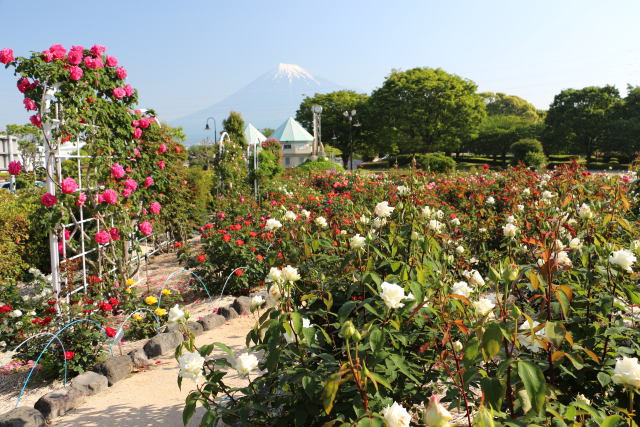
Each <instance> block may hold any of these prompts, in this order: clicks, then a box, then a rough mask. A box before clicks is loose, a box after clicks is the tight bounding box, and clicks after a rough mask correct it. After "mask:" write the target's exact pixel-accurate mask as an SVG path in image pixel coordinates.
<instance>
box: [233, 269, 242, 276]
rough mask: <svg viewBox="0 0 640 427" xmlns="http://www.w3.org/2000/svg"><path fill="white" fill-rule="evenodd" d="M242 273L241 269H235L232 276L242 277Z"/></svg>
mask: <svg viewBox="0 0 640 427" xmlns="http://www.w3.org/2000/svg"><path fill="white" fill-rule="evenodd" d="M243 273H244V271H242V269H240V268H239V269H237V270H236V271H234V274H235V275H236V276H242V274H243Z"/></svg>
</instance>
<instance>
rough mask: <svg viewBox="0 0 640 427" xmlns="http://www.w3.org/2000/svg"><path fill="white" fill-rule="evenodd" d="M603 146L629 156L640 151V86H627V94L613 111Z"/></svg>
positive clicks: (610, 151)
mask: <svg viewBox="0 0 640 427" xmlns="http://www.w3.org/2000/svg"><path fill="white" fill-rule="evenodd" d="M601 148H602V149H603V150H604V151H607V152H609V153H615V154H617V155H619V156H624V157H627V158H629V157H632V156H633V155H637V153H638V151H640V86H636V87H633V86H628V87H627V96H626V97H625V98H624V100H623V102H622V103H620V104H618V105H617V106H616V108H615V109H614V111H613V113H612V119H611V121H610V123H609V125H608V131H607V136H606V139H605V141H604V143H603V146H602V147H601Z"/></svg>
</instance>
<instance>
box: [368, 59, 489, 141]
mask: <svg viewBox="0 0 640 427" xmlns="http://www.w3.org/2000/svg"><path fill="white" fill-rule="evenodd" d="M476 89H477V86H476V84H475V83H474V82H472V81H471V80H468V79H464V78H462V77H459V76H456V75H453V74H449V73H447V72H445V71H444V70H442V69H440V68H438V69H433V68H414V69H411V70H408V71H398V70H393V71H392V72H391V74H390V75H389V76H388V77H387V78H386V80H385V81H384V83H383V85H382V87H380V88H379V89H376V90H375V91H374V92H373V93H372V95H371V98H370V99H369V102H368V107H369V108H367V115H368V117H367V120H366V122H367V123H366V128H367V130H370V132H371V133H372V134H373V135H375V136H376V140H377V141H376V142H377V143H378V144H379V147H380V150H381V151H382V152H386V153H389V152H394V151H395V152H402V153H411V152H422V153H425V152H429V151H438V150H442V151H446V152H448V153H451V152H455V151H457V150H458V147H459V146H460V144H461V142H462V141H464V140H467V139H470V137H471V136H472V135H474V134H475V132H476V130H477V128H478V126H479V125H480V123H481V121H482V119H483V118H484V116H485V114H486V112H485V104H484V102H483V100H482V97H481V96H480V95H479V94H477V93H476Z"/></svg>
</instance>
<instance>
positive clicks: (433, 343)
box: [0, 45, 640, 427]
mask: <svg viewBox="0 0 640 427" xmlns="http://www.w3.org/2000/svg"><path fill="white" fill-rule="evenodd" d="M0 62H2V63H3V64H6V67H7V69H8V71H14V72H15V75H16V77H17V89H18V90H19V91H20V92H21V93H22V94H24V106H25V108H26V109H27V110H28V111H31V113H30V114H32V115H31V117H30V121H31V123H32V124H33V125H35V126H36V127H37V128H39V131H40V132H41V135H42V137H43V138H44V140H45V142H46V144H47V156H48V157H47V167H46V168H45V170H44V171H41V174H42V177H41V179H43V180H45V181H46V183H47V186H46V188H44V189H41V188H25V189H21V190H16V191H15V192H11V193H10V192H4V191H1V192H0V215H2V216H0V220H2V221H4V220H5V218H7V220H6V221H5V222H4V223H0V230H2V237H1V239H0V252H1V253H0V341H1V342H2V346H3V347H2V348H0V351H3V352H4V353H3V354H2V357H4V361H2V366H3V367H2V370H3V371H2V372H3V374H6V375H16V376H20V375H22V376H20V378H21V379H25V380H26V382H25V384H24V386H23V385H22V382H20V383H19V384H17V385H16V387H17V388H18V389H19V388H20V387H22V389H23V390H25V387H29V384H28V382H29V379H30V378H31V373H32V372H33V373H34V375H36V376H37V377H38V380H39V381H45V382H46V381H53V380H54V379H58V380H63V388H62V391H61V392H59V395H61V396H62V397H61V398H60V399H62V400H64V399H68V400H69V399H71V397H69V396H70V395H71V394H72V393H71V391H70V390H76V391H77V390H78V389H77V388H75V389H74V387H75V386H74V385H73V378H74V377H78V376H82V375H85V376H86V375H87V373H91V374H94V373H95V374H100V375H102V374H105V375H106V376H108V377H109V375H111V374H110V373H109V366H110V363H116V362H111V361H112V360H114V359H118V358H125V359H126V360H127V361H128V362H127V363H129V365H131V367H133V366H134V365H136V363H138V361H137V359H136V358H140V357H142V358H144V359H146V358H152V357H154V354H155V355H157V354H159V353H153V352H154V351H156V350H153V351H151V350H149V349H151V347H153V345H155V344H156V343H158V348H161V350H158V351H161V352H162V353H168V352H175V353H174V354H175V358H176V360H177V362H178V365H179V368H178V369H177V370H174V371H172V372H170V373H167V377H166V381H171V382H174V383H175V382H176V380H177V384H176V385H175V387H176V388H178V387H180V388H181V389H183V390H184V389H187V390H189V391H190V392H189V394H188V396H187V398H186V402H185V403H184V408H183V411H182V415H183V420H184V423H185V425H186V424H187V423H189V422H191V423H193V422H195V423H196V424H198V423H199V425H202V426H212V425H233V426H235V425H238V426H245V425H247V426H248V425H250V426H289V425H291V426H327V427H329V426H336V427H337V426H385V425H387V426H391V427H399V426H409V425H416V426H447V425H468V426H472V425H473V426H499V425H505V426H538V425H539V426H547V425H549V426H551V425H553V426H565V425H567V426H568V425H578V426H623V425H626V426H635V425H637V419H638V411H639V410H640V403H639V400H640V399H636V397H637V396H636V395H637V394H638V392H639V390H640V363H639V362H638V356H639V355H640V345H639V342H640V332H638V323H639V322H640V308H639V304H640V291H639V289H638V277H639V276H638V273H637V271H638V269H639V268H640V265H639V264H638V263H637V257H638V256H640V236H639V235H638V230H639V228H638V226H639V219H640V218H639V215H640V205H639V199H638V198H639V197H640V194H639V193H640V184H639V181H637V179H636V173H635V171H633V170H631V171H628V172H627V173H620V174H603V173H592V172H589V171H588V170H587V169H586V168H584V166H583V165H580V164H578V163H577V162H573V163H568V164H566V165H563V166H559V167H556V168H553V169H535V168H533V167H527V166H525V165H524V164H522V163H520V164H518V165H516V166H513V167H508V168H504V169H500V170H496V169H495V168H493V167H489V166H488V165H487V166H485V167H479V168H476V169H472V170H469V171H464V172H462V171H458V172H456V171H449V172H446V173H438V172H434V171H433V170H431V169H430V168H421V167H420V164H419V163H416V162H415V161H413V162H412V163H410V164H409V165H408V167H406V168H402V169H398V168H390V169H388V170H385V171H380V172H378V171H366V170H365V171H362V170H359V171H351V172H345V171H336V170H325V169H324V168H317V169H315V168H313V167H309V168H296V169H286V170H285V169H283V167H282V166H281V164H280V155H281V146H280V143H279V142H278V141H277V140H272V139H269V140H267V141H265V142H263V143H262V144H261V147H260V150H258V149H255V150H254V151H253V152H251V151H250V150H249V151H247V150H246V146H245V145H246V142H245V143H244V144H245V145H243V144H242V143H241V141H239V138H238V132H234V128H233V126H232V125H233V123H232V122H233V121H232V120H231V118H230V119H229V120H228V121H227V126H226V132H227V135H226V137H227V139H226V141H225V142H224V145H222V144H221V148H220V150H217V149H216V150H214V151H216V153H215V155H213V157H212V161H213V163H214V168H212V170H211V171H203V170H200V169H193V168H188V167H186V166H185V162H186V158H187V154H186V149H185V147H184V146H183V145H182V140H183V136H182V135H181V132H180V130H179V129H174V128H171V127H169V126H168V125H165V124H163V123H161V122H160V120H159V119H158V118H157V117H156V116H155V113H154V111H153V110H152V109H145V110H142V109H137V108H138V105H137V103H138V98H137V97H138V94H137V91H136V90H135V89H134V88H132V87H131V86H130V85H129V84H127V83H126V77H127V71H126V69H125V68H124V67H123V65H122V64H119V63H118V60H117V59H116V58H115V57H114V56H111V55H110V54H109V51H107V50H106V49H105V48H104V47H102V46H99V45H95V46H93V47H92V48H91V49H86V48H83V47H79V46H73V47H72V48H71V49H66V48H64V47H63V46H60V45H54V46H51V48H49V49H47V50H45V51H41V52H34V53H33V54H32V55H30V56H28V57H14V55H13V52H12V51H11V50H10V49H3V50H2V51H0ZM235 130H236V131H237V129H235ZM77 140H82V141H85V142H86V144H85V145H84V147H83V148H82V150H80V149H78V155H77V156H76V157H74V158H72V159H71V160H64V161H61V160H60V159H59V158H58V157H57V156H56V152H57V150H58V149H59V147H61V146H63V145H64V144H71V143H73V141H77ZM254 156H256V157H257V159H253V157H254ZM319 163H322V162H319ZM25 169H26V168H24V167H23V165H21V164H19V163H15V164H13V165H12V166H11V169H10V173H11V174H12V180H13V181H12V182H15V181H19V180H24V181H33V180H35V179H36V171H27V170H25ZM425 169H426V170H425ZM254 184H255V186H254ZM256 188H258V191H255V189H256ZM153 250H156V251H157V252H158V253H165V254H166V253H170V254H172V256H174V257H175V258H176V259H177V260H178V261H179V263H180V267H176V269H175V273H176V274H182V276H180V277H186V278H185V279H183V280H182V281H181V282H180V283H179V284H178V285H174V284H173V282H170V279H171V278H167V280H164V281H162V283H161V284H160V286H155V287H154V286H150V285H149V283H148V281H147V282H146V283H145V275H144V274H143V271H142V267H141V266H142V264H143V262H144V261H145V260H146V261H148V259H149V258H151V257H152V256H153V254H151V253H150V252H152V251H153ZM52 260H54V261H55V262H53V263H52ZM52 266H53V267H52ZM183 269H184V270H185V271H183ZM185 274H186V276H185ZM223 295H224V296H232V297H233V298H231V299H230V300H231V301H233V304H232V306H231V307H221V308H216V309H212V308H211V307H209V309H208V313H203V316H202V317H200V318H199V319H198V321H197V322H196V321H195V318H196V316H190V314H189V308H188V307H189V304H191V303H192V302H193V301H195V300H196V299H204V300H206V301H213V300H215V299H217V298H222V296H223ZM231 311H233V313H235V315H238V314H239V315H244V316H247V317H248V318H249V319H251V324H252V327H251V328H249V330H248V331H247V333H246V337H243V338H244V340H243V341H244V347H243V348H242V349H238V348H231V347H230V346H229V345H227V344H226V343H224V342H221V341H217V340H212V341H211V342H209V343H207V344H200V345H198V344H197V343H196V335H198V334H199V333H201V332H202V330H203V329H204V330H208V329H209V326H210V324H209V323H208V322H209V321H211V322H213V320H215V319H220V321H221V322H224V321H226V320H228V321H229V322H230V323H231V324H232V325H233V322H234V319H233V317H234V316H228V313H230V312H231ZM223 317H224V319H222V318H223ZM212 330H213V329H212ZM167 337H171V339H173V340H174V343H173V344H172V345H168V344H166V343H165V342H164V341H162V340H163V339H165V338H167ZM136 340H148V341H146V342H147V345H145V346H144V351H143V352H142V353H145V354H144V355H142V354H140V353H139V352H133V353H132V354H131V355H123V354H122V352H120V353H118V347H119V346H120V345H121V342H123V341H136ZM161 341H162V342H161ZM149 343H151V344H149ZM152 353H153V354H152ZM131 370H132V369H130V370H129V371H127V372H126V375H122V377H123V378H118V381H119V380H120V379H121V380H122V381H123V382H126V381H129V380H130V379H129V378H125V377H126V376H127V375H130V374H131ZM27 373H28V377H25V374H27ZM114 375H115V374H114ZM137 375H140V376H143V375H147V372H144V371H143V372H139V373H135V374H134V376H137ZM232 375H234V376H236V377H240V378H242V379H243V381H242V382H241V383H238V382H235V383H233V384H230V383H229V382H228V378H229V377H230V376H232ZM109 378H110V379H109V384H110V385H111V383H112V382H115V381H116V380H115V379H113V378H111V377H109ZM105 381H106V380H105ZM149 387H153V384H149ZM78 392H80V391H78ZM21 395H22V391H21V392H20V396H21ZM16 397H17V396H16ZM90 398H91V397H88V399H90ZM17 400H18V401H19V397H17ZM50 400H51V399H50ZM43 405H44V404H36V408H38V409H39V410H40V411H41V412H42V408H43V407H45V406H46V405H45V406H43ZM18 408H19V409H18V410H20V409H21V408H24V406H23V407H20V406H19V407H18ZM47 408H49V412H46V411H47V409H45V413H44V414H43V415H42V416H40V418H41V419H42V420H44V419H45V418H47V419H53V421H52V422H53V423H54V424H55V422H56V421H55V415H56V414H54V413H53V412H52V411H51V408H50V407H47ZM30 409H31V410H33V408H30ZM71 409H73V408H71V407H70V408H69V410H71ZM15 411H16V410H14V412H13V413H14V414H15ZM65 411H66V410H65ZM65 411H60V412H59V415H62V414H63V413H64V412H65ZM11 413H12V412H9V413H7V414H5V415H3V416H2V417H5V418H2V417H0V425H18V424H10V422H11V421H10V417H11V416H12V415H11ZM24 413H27V412H24ZM39 413H40V412H38V414H39ZM29 414H31V415H32V416H33V417H35V418H38V416H39V415H38V414H35V415H34V414H32V413H29ZM105 416H108V414H105ZM196 417H197V419H196ZM5 419H6V420H8V421H5ZM3 423H4V424H3ZM33 425H41V424H38V423H37V422H35V421H34V424H33Z"/></svg>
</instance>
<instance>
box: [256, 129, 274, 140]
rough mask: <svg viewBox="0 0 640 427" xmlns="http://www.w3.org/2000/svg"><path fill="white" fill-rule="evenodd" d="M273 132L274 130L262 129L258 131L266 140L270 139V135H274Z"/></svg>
mask: <svg viewBox="0 0 640 427" xmlns="http://www.w3.org/2000/svg"><path fill="white" fill-rule="evenodd" d="M275 131H276V130H275V129H273V128H262V129H260V132H261V133H262V134H263V135H264V136H266V137H267V138H270V137H271V135H273V133H274V132H275Z"/></svg>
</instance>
